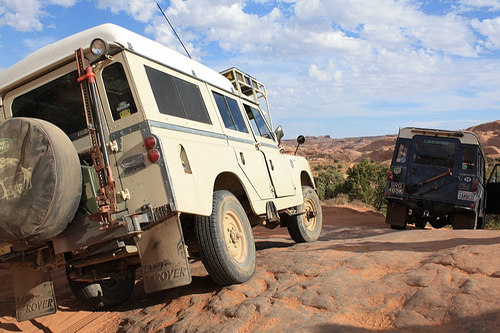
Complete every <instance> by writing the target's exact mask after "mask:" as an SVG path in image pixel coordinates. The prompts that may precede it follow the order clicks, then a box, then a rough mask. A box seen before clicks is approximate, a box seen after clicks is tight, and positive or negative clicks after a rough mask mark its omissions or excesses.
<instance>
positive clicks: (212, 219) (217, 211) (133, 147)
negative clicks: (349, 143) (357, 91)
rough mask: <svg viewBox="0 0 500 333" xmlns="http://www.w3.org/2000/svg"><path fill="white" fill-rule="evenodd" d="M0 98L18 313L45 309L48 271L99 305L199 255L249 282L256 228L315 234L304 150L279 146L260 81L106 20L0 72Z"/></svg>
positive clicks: (0, 147) (0, 202)
mask: <svg viewBox="0 0 500 333" xmlns="http://www.w3.org/2000/svg"><path fill="white" fill-rule="evenodd" d="M262 101H265V104H264V103H262ZM0 102H1V105H0V120H1V122H0V240H1V243H0V261H2V262H6V263H8V264H9V266H10V268H11V271H12V276H13V280H14V286H15V303H16V304H15V306H16V313H17V319H18V320H20V321H22V320H28V319H32V318H36V317H39V316H43V315H47V314H51V313H54V312H55V311H56V309H57V303H56V298H55V293H54V288H53V284H52V281H51V278H50V271H51V270H52V269H56V268H64V269H65V270H66V275H67V279H68V283H69V285H70V287H71V289H72V291H73V293H74V294H75V296H76V297H77V298H78V299H79V300H80V301H81V302H82V303H84V304H85V305H86V306H88V307H89V308H91V309H96V310H99V309H106V308H109V307H113V306H116V305H118V304H120V303H122V302H124V301H126V300H127V299H128V298H129V297H130V295H131V293H132V289H133V288H134V283H135V271H136V269H137V268H138V267H142V276H143V281H144V287H145V291H146V292H147V293H151V292H155V291H158V290H164V289H168V288H173V287H176V286H181V285H186V284H189V283H190V282H191V274H190V268H189V260H190V259H196V258H199V259H201V260H202V262H203V264H204V265H205V267H206V269H207V271H208V272H209V275H210V277H211V278H212V279H213V280H214V281H215V282H216V283H218V284H220V285H229V284H233V283H242V282H245V281H247V280H248V279H250V278H251V277H252V275H253V273H254V270H255V261H256V252H255V243H254V239H253V232H252V228H253V227H255V226H258V225H264V226H266V227H269V228H274V227H276V226H286V227H287V228H288V231H289V233H290V236H291V237H292V238H293V239H294V240H295V241H296V242H311V241H315V240H316V239H317V238H318V236H319V234H320V231H321V227H322V215H321V207H320V203H319V199H318V196H317V195H316V192H315V185H314V181H313V177H312V174H311V171H310V167H309V165H308V162H307V161H306V160H305V159H304V158H301V157H298V156H293V155H286V154H284V153H283V149H282V148H280V146H279V141H280V139H281V138H282V137H283V131H282V130H281V127H278V128H277V130H276V131H275V132H272V131H271V130H270V126H269V123H271V121H270V115H269V107H268V103H267V95H266V90H265V87H264V85H263V84H262V83H260V82H259V81H257V80H256V79H254V78H253V77H251V76H249V75H248V74H246V73H244V72H242V71H240V70H238V69H236V68H230V69H228V70H226V71H224V72H222V73H217V72H214V71H212V70H211V69H209V68H207V67H205V66H203V65H201V64H200V63H197V62H195V61H193V60H191V59H189V58H187V57H185V56H183V55H180V54H178V53H176V52H174V51H172V50H171V49H168V48H166V47H164V46H162V45H160V44H157V43H156V42H153V41H151V40H149V39H146V38H144V37H142V36H139V35H137V34H135V33H132V32H130V31H127V30H125V29H123V28H120V27H118V26H115V25H112V24H105V25H101V26H98V27H95V28H92V29H89V30H87V31H83V32H81V33H78V34H76V35H73V36H70V37H68V38H66V39H64V40H61V41H59V42H56V43H54V44H52V45H49V46H46V47H44V48H42V49H41V50H39V51H37V52H35V53H33V54H31V55H29V56H28V57H26V58H25V59H24V60H22V61H20V62H19V63H17V64H16V65H14V66H12V67H11V68H9V69H7V70H6V71H4V72H3V73H1V74H0ZM259 102H260V103H259ZM260 104H262V108H261V106H260ZM264 110H265V111H267V114H268V118H269V119H266V117H265V116H264V115H265V114H266V113H265V112H264Z"/></svg>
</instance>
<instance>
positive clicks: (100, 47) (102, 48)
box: [90, 38, 109, 57]
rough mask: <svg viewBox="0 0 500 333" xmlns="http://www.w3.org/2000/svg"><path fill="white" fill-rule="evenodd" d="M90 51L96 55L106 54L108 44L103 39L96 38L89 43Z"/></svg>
mask: <svg viewBox="0 0 500 333" xmlns="http://www.w3.org/2000/svg"><path fill="white" fill-rule="evenodd" d="M90 52H92V54H93V55H96V56H98V57H103V56H106V55H107V54H108V52H109V45H108V43H106V42H105V41H104V40H102V39H100V38H96V39H94V40H93V41H92V43H90Z"/></svg>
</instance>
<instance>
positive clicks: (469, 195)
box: [458, 191, 476, 201]
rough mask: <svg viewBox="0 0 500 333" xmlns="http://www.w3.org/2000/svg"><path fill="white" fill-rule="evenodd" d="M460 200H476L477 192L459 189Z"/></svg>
mask: <svg viewBox="0 0 500 333" xmlns="http://www.w3.org/2000/svg"><path fill="white" fill-rule="evenodd" d="M458 200H465V201H476V193H475V192H469V191H458Z"/></svg>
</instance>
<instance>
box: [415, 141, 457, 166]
mask: <svg viewBox="0 0 500 333" xmlns="http://www.w3.org/2000/svg"><path fill="white" fill-rule="evenodd" d="M456 151H457V143H456V142H454V141H451V140H444V139H439V138H427V137H424V138H418V139H414V150H413V159H412V161H413V163H416V164H423V165H434V166H442V167H448V168H453V167H455V155H456Z"/></svg>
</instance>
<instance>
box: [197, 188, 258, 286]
mask: <svg viewBox="0 0 500 333" xmlns="http://www.w3.org/2000/svg"><path fill="white" fill-rule="evenodd" d="M195 232H196V240H197V242H198V246H199V249H200V256H201V260H202V262H203V264H204V265H205V268H206V270H207V271H208V273H209V275H210V277H211V278H212V280H214V281H215V282H216V283H217V284H219V285H222V286H225V285H230V284H234V283H243V282H245V281H248V280H249V279H250V278H251V277H252V276H253V273H254V271H255V261H256V253H255V243H254V239H253V233H252V229H251V227H250V222H249V221H248V217H247V215H246V213H245V210H244V209H243V207H242V206H241V204H240V202H239V201H238V199H236V197H235V196H234V195H233V194H232V193H231V192H229V191H216V192H215V193H214V196H213V206H212V214H211V215H210V216H197V217H196V221H195Z"/></svg>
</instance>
